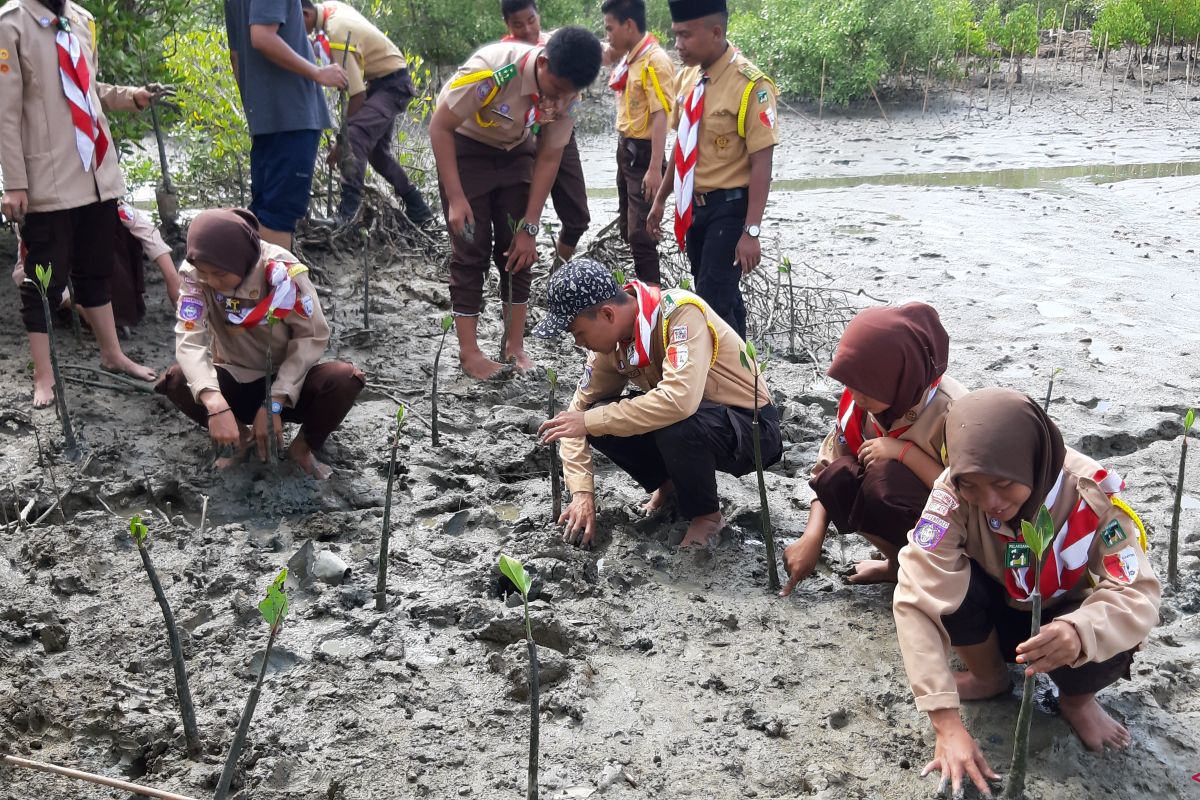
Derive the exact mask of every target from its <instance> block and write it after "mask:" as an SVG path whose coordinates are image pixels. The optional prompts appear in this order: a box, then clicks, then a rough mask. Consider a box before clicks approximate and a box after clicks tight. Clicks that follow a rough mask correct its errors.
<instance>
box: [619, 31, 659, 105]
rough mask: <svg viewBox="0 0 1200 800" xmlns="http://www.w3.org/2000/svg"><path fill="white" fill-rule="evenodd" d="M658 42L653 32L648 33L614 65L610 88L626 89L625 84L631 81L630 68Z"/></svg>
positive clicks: (620, 90)
mask: <svg viewBox="0 0 1200 800" xmlns="http://www.w3.org/2000/svg"><path fill="white" fill-rule="evenodd" d="M656 44H658V39H656V38H655V36H654V34H653V33H647V34H646V38H644V39H642V42H641V44H639V45H638V46H637V47H635V48H634V49H633V50H631V51H630V52H628V53H626V54H625V55H624V57H623V58H622V59H621V60H620V62H618V64H617V65H616V66H615V67H613V71H612V75H611V76H609V79H608V88H610V89H612V90H613V91H614V92H623V91H625V84H626V83H628V82H629V68H630V67H631V66H633V65H634V63H636V62H637V60H638V59H639V58H641V57H642V56H643V55H644V54H645V53H646V51H647V50H649V49H650V48H651V47H653V46H654V45H656Z"/></svg>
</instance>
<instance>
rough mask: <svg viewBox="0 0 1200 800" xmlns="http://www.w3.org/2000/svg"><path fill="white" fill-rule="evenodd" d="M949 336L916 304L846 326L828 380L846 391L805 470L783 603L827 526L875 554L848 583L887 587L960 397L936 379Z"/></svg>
mask: <svg viewBox="0 0 1200 800" xmlns="http://www.w3.org/2000/svg"><path fill="white" fill-rule="evenodd" d="M949 348H950V337H949V336H948V335H947V333H946V330H945V328H943V327H942V323H941V320H940V319H939V318H938V313H937V311H935V310H934V309H933V308H931V307H930V306H927V305H925V304H924V303H908V304H907V305H903V306H900V307H898V308H891V307H889V308H868V309H865V310H863V311H861V312H859V314H858V315H857V316H856V317H854V319H852V320H851V321H850V324H849V325H847V326H846V332H845V333H844V334H843V335H842V340H841V342H839V343H838V348H837V352H836V353H835V354H834V356H833V364H832V365H831V366H830V367H829V376H830V377H831V378H833V379H835V380H837V381H838V382H839V383H841V384H842V385H844V386H845V387H846V388H845V390H844V391H843V392H842V398H841V402H840V403H839V404H838V415H837V419H836V420H835V421H834V425H833V429H832V430H831V431H830V432H829V435H828V436H826V437H825V441H824V443H822V445H821V452H820V455H819V456H818V459H817V464H816V466H815V467H813V470H812V480H811V481H810V482H809V485H810V486H812V489H813V492H814V493H815V494H816V497H815V498H814V499H813V501H812V505H811V508H810V511H809V515H808V524H807V525H806V526H805V528H804V534H803V535H802V536H801V537H800V538H799V539H797V540H796V541H795V542H793V543H792V544H790V545H789V546H788V547H787V549H786V550H785V551H784V565H785V566H786V567H787V571H788V582H787V585H786V586H785V587H784V589H783V592H782V594H783V596H785V597H786V596H787V595H789V594H791V591H792V589H794V588H795V586H796V584H797V583H799V582H800V581H801V580H803V579H804V578H805V577H807V576H808V575H809V574H810V573H811V572H812V571H813V569H814V568H815V567H816V565H817V559H819V558H820V556H821V545H822V544H823V543H824V541H825V534H826V532H827V531H828V529H829V523H831V522H832V523H833V524H834V525H836V526H837V529H838V533H840V534H842V535H847V534H850V533H858V534H859V535H861V536H862V537H863V538H865V539H866V540H867V541H869V542H870V543H871V544H873V545H875V547H877V548H878V549H879V551H880V552H881V553H882V554H883V559H882V560H867V561H862V562H859V564H858V565H857V566H856V567H855V572H854V575H852V576H851V578H850V580H851V582H853V583H882V582H894V581H895V580H896V570H897V561H896V554H897V553H898V552H899V551H900V548H901V547H903V546H904V542H905V537H906V536H907V534H908V531H909V530H911V529H912V526H913V524H914V523H915V522H916V521H917V517H918V516H919V515H920V513H921V509H922V508H924V507H925V499H926V498H927V497H928V496H929V489H930V487H932V486H933V482H934V481H935V480H936V479H937V477H938V475H940V474H941V473H942V469H943V465H942V460H941V450H942V427H943V426H942V423H943V420H944V419H945V416H946V409H947V408H948V407H949V405H950V401H951V400H953V399H954V398H956V397H958V396H960V395H962V394H965V390H964V389H963V387H962V386H961V385H960V384H959V383H958V382H957V381H955V380H954V379H953V378H947V377H946V376H945V374H944V373H945V371H946V359H947V355H948V352H949Z"/></svg>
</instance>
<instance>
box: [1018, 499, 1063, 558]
mask: <svg viewBox="0 0 1200 800" xmlns="http://www.w3.org/2000/svg"><path fill="white" fill-rule="evenodd" d="M1054 536H1055V531H1054V519H1053V518H1052V517H1051V516H1050V510H1049V509H1048V508H1046V507H1045V506H1042V507H1041V508H1039V509H1038V512H1037V516H1036V517H1035V518H1034V521H1033V522H1029V521H1028V520H1021V539H1022V540H1023V541H1024V542H1025V544H1027V545H1029V549H1030V550H1032V551H1033V555H1034V557H1035V558H1036V559H1037V560H1038V561H1039V562H1040V561H1041V560H1042V557H1043V556H1044V555H1045V553H1046V551H1047V550H1048V549H1049V548H1050V543H1051V542H1053V541H1054Z"/></svg>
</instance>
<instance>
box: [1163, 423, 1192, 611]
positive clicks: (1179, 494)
mask: <svg viewBox="0 0 1200 800" xmlns="http://www.w3.org/2000/svg"><path fill="white" fill-rule="evenodd" d="M1195 421H1196V409H1194V408H1189V409H1188V410H1187V414H1185V415H1184V417H1183V446H1182V447H1181V449H1180V451H1179V477H1178V479H1176V481H1175V504H1174V506H1173V507H1172V508H1171V543H1170V545H1169V547H1168V550H1167V580H1168V581H1169V582H1170V584H1171V585H1172V586H1174V587H1175V588H1176V589H1178V588H1179V510H1180V508H1181V507H1182V506H1183V474H1184V469H1185V468H1186V467H1187V447H1188V433H1190V432H1191V430H1192V424H1193V423H1194V422H1195Z"/></svg>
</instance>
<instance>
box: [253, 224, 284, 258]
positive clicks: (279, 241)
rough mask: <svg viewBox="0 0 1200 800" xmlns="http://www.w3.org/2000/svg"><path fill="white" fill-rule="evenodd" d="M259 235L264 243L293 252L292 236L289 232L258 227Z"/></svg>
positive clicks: (262, 226)
mask: <svg viewBox="0 0 1200 800" xmlns="http://www.w3.org/2000/svg"><path fill="white" fill-rule="evenodd" d="M258 235H259V236H260V237H262V240H263V241H264V242H270V243H271V244H274V245H279V246H280V247H282V248H283V249H284V250H287V251H288V252H289V253H290V252H291V251H292V235H291V234H290V233H288V232H287V231H277V230H273V229H271V228H268V227H266V226H264V225H259V226H258Z"/></svg>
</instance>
